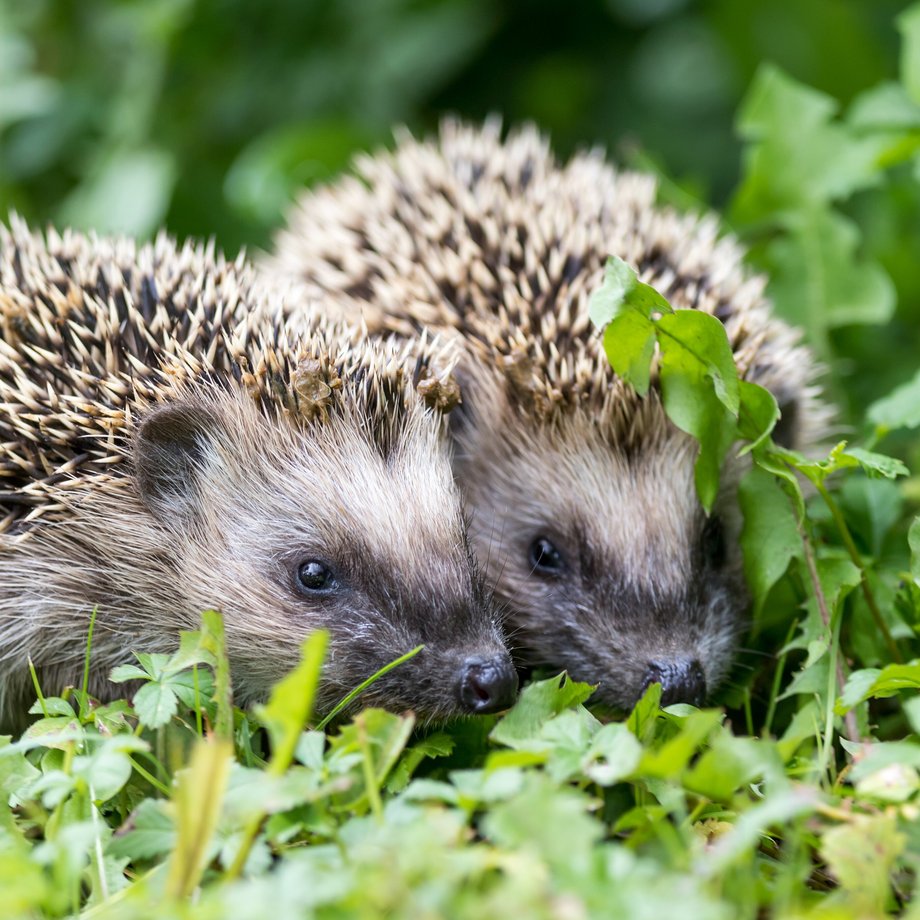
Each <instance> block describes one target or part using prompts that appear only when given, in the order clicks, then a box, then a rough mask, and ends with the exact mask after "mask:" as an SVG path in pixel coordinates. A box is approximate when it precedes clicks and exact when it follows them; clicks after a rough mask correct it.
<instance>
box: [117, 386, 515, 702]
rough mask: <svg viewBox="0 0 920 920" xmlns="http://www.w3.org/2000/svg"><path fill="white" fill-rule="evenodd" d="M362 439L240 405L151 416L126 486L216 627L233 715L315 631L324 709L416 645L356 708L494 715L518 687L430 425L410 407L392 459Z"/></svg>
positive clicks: (348, 423) (395, 436) (357, 427)
mask: <svg viewBox="0 0 920 920" xmlns="http://www.w3.org/2000/svg"><path fill="white" fill-rule="evenodd" d="M365 422H366V423H365V424H363V425H361V424H359V423H358V420H357V419H356V418H351V419H346V418H344V417H339V418H335V419H328V420H326V421H324V422H323V421H317V422H315V423H311V424H308V425H306V426H298V425H293V424H289V423H287V422H286V421H284V420H283V419H272V420H269V419H267V418H266V417H265V416H264V415H263V414H262V413H261V412H260V411H259V410H258V408H257V407H256V405H255V403H253V402H252V400H251V399H249V398H248V397H246V398H244V399H228V398H227V397H222V398H221V400H220V401H219V404H216V403H215V404H208V403H203V402H191V403H183V402H180V403H177V404H173V405H170V406H167V407H165V408H161V409H158V410H156V411H154V412H153V413H151V414H150V415H149V416H148V417H147V418H146V419H145V421H144V422H143V424H142V425H141V427H140V430H139V434H138V436H137V438H136V441H135V457H134V459H135V470H136V478H137V482H138V486H139V489H140V492H141V496H142V498H143V500H144V502H145V504H146V505H147V507H148V508H149V509H150V510H151V511H152V512H153V514H154V516H155V517H156V518H157V519H158V520H159V521H160V522H161V524H162V525H163V526H165V527H166V528H168V530H169V532H170V534H171V535H172V538H173V540H174V545H175V549H174V553H173V555H174V558H175V560H176V564H177V566H178V567H179V571H180V573H181V574H180V579H181V581H182V586H183V589H184V593H185V594H186V595H187V596H188V597H189V599H190V601H191V603H192V605H193V609H205V608H208V607H217V608H219V609H221V610H222V611H223V613H224V617H225V621H226V627H227V642H228V649H229V652H230V656H231V662H232V664H233V666H234V668H235V673H239V674H242V675H243V678H242V679H240V680H239V681H238V686H239V688H240V690H241V691H242V693H241V695H242V696H244V697H245V698H259V697H264V696H265V695H266V694H267V692H268V690H269V688H270V687H271V685H272V684H273V683H274V682H275V681H276V680H277V679H278V678H279V676H280V675H282V674H283V673H284V672H285V671H286V670H287V669H289V668H291V667H293V666H294V665H295V664H296V662H297V660H298V655H299V647H300V643H301V641H302V639H303V638H304V637H305V636H306V635H307V634H308V633H309V632H310V631H312V630H314V629H317V628H326V629H328V630H329V631H330V636H331V638H330V650H329V653H328V658H327V662H326V667H325V672H324V685H323V688H322V692H323V696H322V705H323V707H324V708H328V707H330V706H331V705H333V704H334V703H335V702H337V701H338V699H340V698H341V697H342V696H343V695H345V694H346V693H347V692H348V691H349V690H351V689H353V688H354V687H355V686H357V685H358V684H359V683H361V682H362V681H363V680H364V679H366V678H367V677H369V676H370V675H371V674H373V673H374V672H375V671H377V670H378V669H380V668H381V667H383V666H384V665H386V664H388V663H389V662H391V661H392V660H393V659H395V658H397V657H398V656H400V655H402V654H403V653H405V652H408V651H409V650H411V649H412V648H414V647H415V646H417V645H424V646H425V648H424V649H423V650H422V651H421V652H420V653H419V654H418V655H416V656H415V657H414V658H412V659H411V660H410V661H408V662H406V663H404V664H402V665H400V666H399V667H397V668H395V669H394V670H393V671H391V672H389V673H388V674H387V675H385V676H384V677H383V678H381V679H380V680H378V681H377V682H375V683H374V684H373V685H372V687H371V688H370V690H369V691H368V692H367V693H366V694H365V695H364V696H363V697H362V698H361V700H360V704H361V705H368V704H371V703H373V704H378V705H383V706H386V707H387V708H389V709H396V710H399V709H415V710H417V711H419V713H420V714H422V715H424V716H426V717H432V718H443V717H447V716H450V715H455V714H459V713H464V712H471V713H479V712H492V711H495V710H497V709H501V708H505V707H506V706H508V705H510V704H511V702H512V701H513V698H514V694H515V690H516V687H517V677H516V674H515V672H514V669H513V666H512V664H511V659H510V656H509V654H508V652H507V650H506V649H505V647H504V644H503V638H502V633H501V627H500V622H499V617H498V615H497V613H496V611H495V608H494V607H493V604H492V599H491V597H490V596H488V595H487V592H486V591H485V589H484V585H483V581H482V579H481V576H480V574H479V572H478V571H477V568H476V565H475V563H474V562H473V556H472V553H471V551H470V549H469V547H468V543H467V538H466V532H465V527H464V521H463V519H462V515H461V513H460V500H459V495H458V493H457V490H456V486H455V485H454V482H453V479H452V475H451V471H450V466H449V462H448V458H447V455H446V450H445V447H444V444H443V438H442V436H441V434H440V431H439V427H438V425H437V423H436V420H435V419H433V418H432V417H431V415H430V414H428V413H427V412H425V410H423V409H422V407H421V404H420V403H419V404H418V407H417V410H416V411H414V412H412V413H409V415H408V416H407V417H406V418H405V419H404V420H403V422H404V423H403V424H402V425H401V427H400V430H399V431H398V432H396V433H391V434H392V436H391V437H390V438H389V439H388V441H387V452H386V455H384V454H383V453H381V451H380V444H379V443H378V442H376V441H375V440H374V439H373V438H372V437H370V436H369V435H368V431H370V430H372V427H373V426H372V425H371V424H370V423H369V422H367V420H365Z"/></svg>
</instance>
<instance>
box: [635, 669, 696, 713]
mask: <svg viewBox="0 0 920 920" xmlns="http://www.w3.org/2000/svg"><path fill="white" fill-rule="evenodd" d="M654 683H660V684H661V705H662V706H670V705H671V703H690V704H691V705H693V706H702V705H703V702H704V701H705V699H706V675H705V674H704V673H703V666H702V665H701V664H700V663H699V661H697V660H696V659H695V658H687V657H681V658H668V659H658V660H657V661H650V662H649V663H648V670H647V671H646V672H645V680H644V681H643V683H642V692H643V693H644V692H645V690H646V689H647V688H648V687H649V685H650V684H654Z"/></svg>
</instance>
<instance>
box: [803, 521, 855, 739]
mask: <svg viewBox="0 0 920 920" xmlns="http://www.w3.org/2000/svg"><path fill="white" fill-rule="evenodd" d="M797 526H798V529H799V536H800V537H801V538H802V547H803V549H804V553H805V564H806V566H807V567H808V575H809V577H810V579H811V585H812V588H814V592H815V599H816V600H817V602H818V613H820V615H821V621H822V622H823V623H824V626H825V628H826V629H827V638H828V651H829V652H831V651H833V643H834V641H835V640H834V630H832V629H831V616H830V613H829V612H828V609H827V598H825V596H824V589H823V588H822V587H821V579H820V577H819V576H818V566H817V564H816V563H815V554H814V550H813V549H812V546H811V540H809V539H808V534H807V533H805V528H804V527H803V526H802V525H801V524H798V525H797ZM832 662H833V663H834V664H835V665H836V667H834V671H835V672H836V678H837V689H838V691H839V692H840V693H842V692H843V687H844V685H845V684H846V677H845V676H844V673H843V666H842V665H841V663H840V660H839V659H838V658H837V656H836V655H834V656H833V657H832ZM828 705H831V703H830V701H828ZM843 719H844V724H845V725H846V728H847V735H848V736H849V739H850V741H860V740H861V739H860V737H859V726H858V725H857V724H856V713H854V712H853V711H852V710H850V711H849V712H848V713H847V714H846V715H845V716H844V717H843ZM825 756H827V755H825Z"/></svg>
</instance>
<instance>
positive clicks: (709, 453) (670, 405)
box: [658, 310, 739, 511]
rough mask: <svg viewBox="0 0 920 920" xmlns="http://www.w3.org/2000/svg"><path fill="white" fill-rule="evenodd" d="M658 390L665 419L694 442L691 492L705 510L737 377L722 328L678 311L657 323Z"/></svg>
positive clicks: (731, 418) (715, 485)
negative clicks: (696, 450)
mask: <svg viewBox="0 0 920 920" xmlns="http://www.w3.org/2000/svg"><path fill="white" fill-rule="evenodd" d="M658 328H659V333H660V334H659V343H660V345H661V371H660V374H661V391H662V401H663V403H664V407H665V411H666V412H667V414H668V418H670V419H671V421H672V422H674V424H675V425H676V426H677V427H678V428H680V429H681V431H685V432H687V434H690V435H692V436H693V437H694V438H696V439H697V441H699V444H700V449H699V454H698V456H697V461H696V469H695V478H696V490H697V494H698V495H699V499H700V503H701V504H702V505H703V507H704V508H705V509H706V510H707V511H709V510H710V509H711V508H712V506H713V503H714V502H715V499H716V495H717V494H718V489H719V473H720V471H721V468H722V462H723V461H724V459H725V456H726V454H727V453H728V449H729V447H731V445H732V442H733V441H734V440H735V430H736V425H735V420H736V417H737V412H738V406H739V389H738V375H737V370H736V368H735V363H734V360H733V358H732V354H731V348H730V346H729V344H728V339H727V337H726V335H725V327H724V326H723V325H722V324H721V323H720V322H719V321H718V320H717V319H716V318H715V317H713V316H709V315H707V314H705V313H699V312H697V311H695V310H679V311H677V312H676V313H673V314H670V315H668V316H663V317H662V318H661V320H660V321H659V323H658Z"/></svg>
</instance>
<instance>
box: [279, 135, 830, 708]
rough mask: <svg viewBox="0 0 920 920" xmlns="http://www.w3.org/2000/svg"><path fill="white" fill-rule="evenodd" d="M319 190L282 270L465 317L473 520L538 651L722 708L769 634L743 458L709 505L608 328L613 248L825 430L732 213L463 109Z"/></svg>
mask: <svg viewBox="0 0 920 920" xmlns="http://www.w3.org/2000/svg"><path fill="white" fill-rule="evenodd" d="M355 172H356V175H354V176H349V177H346V178H343V179H341V180H339V181H338V182H337V183H335V184H333V185H331V186H329V187H326V188H321V189H319V190H317V191H314V192H310V193H307V194H305V195H304V196H303V197H302V198H301V200H300V201H299V203H298V205H297V207H296V208H295V210H294V211H293V213H292V215H291V217H290V221H289V225H288V228H287V229H286V230H284V231H282V232H281V233H280V234H279V236H278V237H277V240H276V250H275V253H274V255H273V256H271V257H269V258H267V259H265V260H264V262H263V264H262V270H263V274H264V275H265V276H266V278H267V279H269V280H271V281H272V282H273V283H281V282H285V279H297V280H298V282H300V283H305V285H306V290H307V291H308V292H310V293H317V292H322V293H324V294H331V295H333V299H334V300H335V301H336V302H337V303H339V304H340V305H341V306H342V308H343V309H344V311H345V312H346V314H347V315H348V316H350V317H351V318H353V319H354V318H357V317H359V316H360V317H362V318H363V319H364V320H365V321H366V322H367V323H368V325H369V327H370V328H371V329H372V330H374V331H380V330H389V331H391V332H394V333H397V334H400V335H402V336H407V337H411V336H413V335H416V334H417V333H418V331H419V330H423V329H430V330H437V331H438V332H439V333H447V332H454V333H456V334H457V336H458V337H459V338H460V339H461V340H462V342H463V345H464V356H463V358H462V359H461V364H460V367H459V370H458V373H459V375H460V378H461V385H462V388H463V394H464V402H463V405H462V407H461V408H460V409H459V410H458V411H457V412H456V413H455V414H454V417H453V418H452V420H451V427H452V433H453V437H454V442H455V461H454V469H455V472H456V475H457V479H458V481H459V482H460V484H461V488H462V490H463V492H464V494H465V498H466V501H467V503H468V506H469V509H470V510H471V513H472V531H471V533H472V536H473V542H474V546H475V547H476V549H477V551H478V553H479V556H480V558H481V559H482V561H483V563H484V565H485V566H486V567H487V573H488V575H489V576H490V578H491V579H492V580H493V581H494V583H495V584H496V585H497V591H498V595H499V597H500V598H501V600H502V601H503V602H504V604H505V605H506V607H507V609H508V610H509V611H510V617H511V627H510V628H511V630H513V633H514V636H515V644H516V646H519V647H520V649H521V653H522V656H523V657H524V660H525V662H528V663H530V664H534V665H548V666H551V667H554V668H558V667H564V668H566V669H568V671H569V672H570V673H571V674H572V675H573V676H574V677H576V678H578V679H581V680H586V681H589V682H592V683H596V684H597V685H598V691H597V696H598V697H599V698H600V699H601V700H602V701H605V702H607V703H609V704H613V705H616V706H620V707H628V706H630V705H631V704H633V703H634V702H635V700H636V698H637V697H638V695H639V694H640V693H641V692H642V691H643V689H644V688H645V687H646V686H647V685H648V684H649V683H650V682H652V681H661V683H662V685H663V688H664V696H663V699H664V700H665V702H674V701H678V700H683V701H689V702H694V703H700V702H702V701H703V700H704V699H705V698H706V696H707V695H708V694H709V693H710V692H711V691H712V690H713V689H714V688H716V687H717V686H718V684H719V683H720V682H721V681H722V680H723V679H724V678H725V676H726V674H727V672H728V670H729V668H730V666H731V663H732V659H733V656H734V652H735V650H736V647H737V643H738V639H739V636H740V635H741V634H742V633H743V631H744V629H745V628H746V609H747V600H746V595H745V587H744V583H743V577H742V565H741V556H740V551H739V532H740V526H741V524H740V515H739V513H738V508H737V502H736V498H735V492H736V487H737V481H738V478H739V476H740V474H741V473H742V472H743V469H744V467H743V461H738V460H737V459H734V458H731V459H730V460H729V461H728V462H727V463H726V468H725V470H724V472H723V485H722V490H721V494H720V497H719V500H718V502H717V505H716V508H715V511H714V513H713V514H712V515H710V516H707V515H706V514H705V513H704V511H703V509H702V507H701V506H700V504H699V502H698V500H697V497H696V493H695V489H694V479H693V465H694V460H695V456H696V452H697V448H696V444H695V442H694V441H693V440H692V439H691V438H690V437H688V436H687V435H685V434H683V433H681V432H680V431H679V430H677V429H676V428H675V427H674V426H673V425H672V424H671V423H670V421H669V420H668V419H667V418H666V416H665V413H664V411H663V409H662V405H661V402H660V399H659V397H658V395H657V394H656V393H655V392H654V391H653V392H652V393H651V394H650V395H649V396H648V397H647V398H645V399H641V398H639V397H638V396H637V395H636V393H635V392H634V391H633V390H632V389H631V388H630V387H628V386H627V385H625V384H624V383H623V382H622V381H620V380H618V379H617V377H616V375H615V374H614V373H613V371H612V370H611V368H610V366H609V363H608V361H607V358H606V356H605V354H604V351H603V349H602V347H601V342H600V337H599V335H598V333H597V332H596V331H595V330H594V329H592V327H591V325H590V323H589V320H588V298H589V296H590V294H591V292H592V291H593V290H595V289H596V288H597V287H598V285H599V284H600V282H601V280H602V276H603V266H604V262H605V260H606V258H607V257H608V255H609V254H615V255H617V256H619V257H620V258H622V259H624V260H625V261H626V262H627V263H629V264H630V265H632V266H633V267H634V268H635V269H636V270H637V271H638V273H639V276H640V278H641V280H642V281H645V282H647V283H648V284H650V285H653V286H654V287H655V288H656V289H657V290H659V291H660V292H661V293H662V294H663V295H664V296H665V297H667V298H668V300H669V301H670V302H671V303H672V304H673V305H674V306H675V307H677V308H683V309H695V310H702V311H705V312H707V313H710V314H713V315H714V316H716V317H717V318H718V319H719V320H721V321H722V323H723V324H724V326H725V329H726V332H727V334H728V338H729V340H730V342H731V346H732V348H733V351H734V357H735V361H736V363H737V367H738V371H739V373H740V375H741V377H742V378H743V379H746V380H750V381H754V382H756V383H759V384H761V385H763V386H765V387H767V388H768V389H770V390H771V391H772V392H773V394H774V395H775V396H776V398H777V400H778V401H779V404H780V406H781V409H782V420H781V422H780V423H779V426H778V429H777V432H776V435H775V436H776V437H777V439H778V440H781V441H783V442H784V443H786V444H791V445H795V446H802V445H804V444H807V443H809V442H810V441H812V440H813V439H814V438H816V437H817V434H818V433H819V432H820V431H821V430H822V429H823V427H824V425H825V423H826V421H827V412H826V410H825V409H824V408H823V407H822V406H821V403H820V401H819V399H818V392H817V389H816V388H815V386H814V385H813V380H814V377H815V364H814V361H813V359H812V357H811V355H810V354H809V353H808V351H807V350H806V349H805V348H803V347H801V346H800V345H799V344H798V335H797V334H796V333H795V332H793V331H792V330H791V329H790V328H789V327H788V326H786V325H785V324H784V323H782V322H780V321H779V320H777V319H775V318H774V317H773V315H772V313H771V309H770V306H769V304H768V302H767V301H766V300H765V299H764V295H763V288H764V280H763V279H762V278H759V277H750V276H749V275H747V274H746V273H745V271H744V270H743V268H742V253H741V251H740V249H739V247H738V245H737V244H736V243H735V242H734V241H733V240H731V239H728V238H720V237H719V228H718V223H717V220H716V219H715V218H714V217H712V216H707V217H703V218H699V217H696V216H687V215H680V214H678V213H676V212H674V211H673V210H669V209H665V208H659V207H656V205H655V182H654V180H653V179H652V178H651V177H649V176H645V175H639V174H635V173H628V172H617V171H615V170H614V169H613V168H612V167H611V166H609V165H608V164H607V163H606V162H605V160H604V158H603V156H602V155H601V154H600V153H598V152H592V153H587V154H582V155H579V156H576V157H575V158H574V159H572V160H571V161H570V162H569V163H568V164H566V165H564V166H561V165H559V164H558V163H557V162H556V161H555V159H554V158H553V156H552V154H551V153H550V150H549V146H548V144H547V142H546V140H545V139H544V138H543V137H541V136H540V135H539V134H538V133H537V131H536V130H534V129H533V128H524V129H523V130H519V131H517V132H515V133H513V134H512V135H511V136H510V137H509V138H508V139H507V140H505V141H503V140H502V138H501V132H500V126H499V124H498V123H496V122H492V123H487V124H486V125H485V127H483V128H481V129H480V128H471V127H467V126H463V125H461V124H458V123H456V122H453V121H448V122H446V123H445V124H444V125H443V126H442V130H441V134H440V137H439V138H438V139H437V140H436V141H433V142H429V143H423V142H419V141H416V140H414V139H413V138H412V137H410V136H408V135H406V134H403V135H400V137H399V139H398V144H397V146H396V149H395V151H394V152H392V153H380V154H378V155H376V156H364V157H362V158H360V159H359V160H358V161H357V164H356V167H355Z"/></svg>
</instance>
